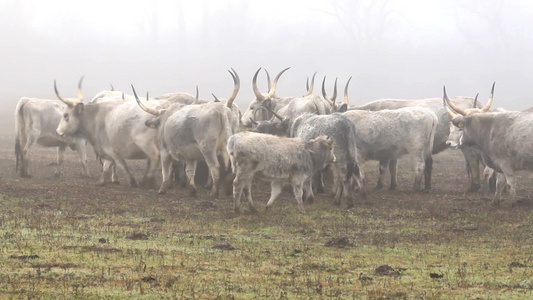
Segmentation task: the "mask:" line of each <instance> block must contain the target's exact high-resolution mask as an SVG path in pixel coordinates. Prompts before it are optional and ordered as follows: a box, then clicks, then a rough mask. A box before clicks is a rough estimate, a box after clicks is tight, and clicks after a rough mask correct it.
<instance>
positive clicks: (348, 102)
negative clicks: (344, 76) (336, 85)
mask: <svg viewBox="0 0 533 300" xmlns="http://www.w3.org/2000/svg"><path fill="white" fill-rule="evenodd" d="M351 80H352V76H350V78H349V79H348V82H346V87H345V88H344V103H345V104H346V105H349V104H350V98H348V86H349V85H350V81H351Z"/></svg>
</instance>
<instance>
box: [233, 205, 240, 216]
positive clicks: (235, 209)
mask: <svg viewBox="0 0 533 300" xmlns="http://www.w3.org/2000/svg"><path fill="white" fill-rule="evenodd" d="M233 211H234V212H235V213H236V214H239V213H241V209H240V208H238V207H234V208H233Z"/></svg>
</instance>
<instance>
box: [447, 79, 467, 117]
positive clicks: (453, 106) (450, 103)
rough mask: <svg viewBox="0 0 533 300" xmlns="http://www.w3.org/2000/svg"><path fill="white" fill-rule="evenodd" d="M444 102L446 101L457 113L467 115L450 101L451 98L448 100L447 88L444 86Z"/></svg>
mask: <svg viewBox="0 0 533 300" xmlns="http://www.w3.org/2000/svg"><path fill="white" fill-rule="evenodd" d="M444 101H446V103H447V104H448V106H450V108H451V109H453V110H454V111H456V112H457V113H459V114H461V115H463V116H465V115H466V112H465V111H464V110H463V109H461V108H460V107H459V106H457V105H455V104H453V103H452V101H450V98H448V95H447V94H446V86H444Z"/></svg>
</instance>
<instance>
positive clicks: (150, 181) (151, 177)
mask: <svg viewBox="0 0 533 300" xmlns="http://www.w3.org/2000/svg"><path fill="white" fill-rule="evenodd" d="M158 165H159V153H157V155H154V156H153V157H149V158H148V163H147V166H146V173H145V174H144V177H143V180H142V182H141V186H142V187H146V188H150V189H153V188H155V186H156V184H155V170H156V169H157V166H158ZM170 167H171V168H172V164H171V165H170ZM171 174H172V170H171ZM168 178H169V182H170V183H172V180H171V177H170V176H169V177H168Z"/></svg>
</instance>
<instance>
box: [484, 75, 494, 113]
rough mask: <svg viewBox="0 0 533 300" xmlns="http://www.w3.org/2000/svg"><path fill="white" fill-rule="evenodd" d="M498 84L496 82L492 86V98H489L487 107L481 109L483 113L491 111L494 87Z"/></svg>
mask: <svg viewBox="0 0 533 300" xmlns="http://www.w3.org/2000/svg"><path fill="white" fill-rule="evenodd" d="M495 84H496V82H494V83H493V84H492V90H491V91H490V98H489V101H488V102H487V104H485V106H483V108H482V109H481V111H482V112H487V111H489V109H490V107H491V106H492V99H493V98H494V85H495Z"/></svg>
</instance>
